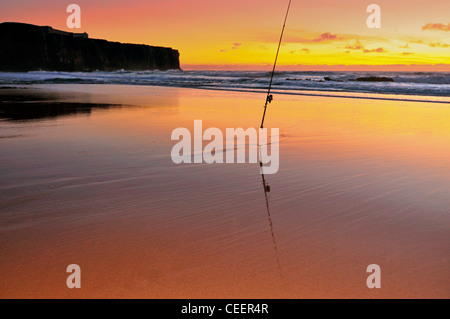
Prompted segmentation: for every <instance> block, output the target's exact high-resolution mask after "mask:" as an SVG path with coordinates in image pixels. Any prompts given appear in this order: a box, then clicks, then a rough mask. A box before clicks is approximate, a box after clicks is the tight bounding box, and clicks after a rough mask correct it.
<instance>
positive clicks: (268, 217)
mask: <svg viewBox="0 0 450 319" xmlns="http://www.w3.org/2000/svg"><path fill="white" fill-rule="evenodd" d="M258 148H259V152H260V154H261V146H260V145H258ZM260 159H261V155H260ZM262 167H263V163H262V161H261V160H260V161H259V168H260V174H261V178H262V184H263V188H264V197H265V200H266V209H267V220H268V221H269V226H270V234H271V236H272V243H273V249H274V252H275V258H276V261H277V265H278V270H279V272H280V276H281V277H283V274H282V269H281V263H280V257H279V254H278V246H277V241H276V239H275V233H274V231H273V223H272V216H271V215H270V208H269V195H268V193H270V190H271V189H270V185H269V184H268V183H267V181H266V178H265V176H264V173H263V171H262Z"/></svg>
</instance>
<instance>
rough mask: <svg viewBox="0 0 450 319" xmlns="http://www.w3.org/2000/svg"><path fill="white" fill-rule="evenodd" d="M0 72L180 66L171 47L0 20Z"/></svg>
mask: <svg viewBox="0 0 450 319" xmlns="http://www.w3.org/2000/svg"><path fill="white" fill-rule="evenodd" d="M0 43H1V45H0V71H13V72H14V71H17V72H20V71H37V70H45V71H94V70H99V71H115V70H120V69H125V70H155V69H158V70H169V69H179V68H180V61H179V53H178V51H177V50H173V49H172V48H163V47H154V46H148V45H138V44H128V43H127V44H123V43H119V42H109V41H106V40H99V39H89V38H88V35H87V34H86V33H83V34H81V33H70V32H64V31H59V30H55V29H53V28H51V27H41V26H36V25H31V24H25V23H14V22H4V23H0Z"/></svg>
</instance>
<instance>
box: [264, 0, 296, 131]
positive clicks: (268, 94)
mask: <svg viewBox="0 0 450 319" xmlns="http://www.w3.org/2000/svg"><path fill="white" fill-rule="evenodd" d="M291 1H292V0H289V5H288V8H287V11H286V16H285V18H284V23H283V28H282V30H281V35H280V41H279V42H278V49H277V54H276V55H275V62H274V63H273V69H272V75H271V76H270V82H269V89H268V90H267V97H266V104H265V105H264V113H263V117H262V121H261V128H264V119H265V117H266V111H267V105H268V104H269V103H271V102H272V100H273V95H272V94H270V92H271V89H272V83H273V76H274V75H275V68H276V66H277V61H278V54H279V53H280V47H281V41H282V40H283V34H284V29H285V28H286V21H287V18H288V15H289V9H290V8H291Z"/></svg>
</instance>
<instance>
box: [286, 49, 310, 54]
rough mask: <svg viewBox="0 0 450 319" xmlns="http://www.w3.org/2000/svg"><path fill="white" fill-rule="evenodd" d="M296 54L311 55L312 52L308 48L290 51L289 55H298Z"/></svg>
mask: <svg viewBox="0 0 450 319" xmlns="http://www.w3.org/2000/svg"><path fill="white" fill-rule="evenodd" d="M296 52H300V53H309V52H311V51H310V50H309V49H308V48H302V49H301V50H292V51H290V52H289V53H290V54H294V53H296Z"/></svg>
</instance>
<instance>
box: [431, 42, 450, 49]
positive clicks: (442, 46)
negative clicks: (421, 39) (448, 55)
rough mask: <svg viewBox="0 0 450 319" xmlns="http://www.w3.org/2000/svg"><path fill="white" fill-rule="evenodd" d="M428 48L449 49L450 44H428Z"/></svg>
mask: <svg viewBox="0 0 450 319" xmlns="http://www.w3.org/2000/svg"><path fill="white" fill-rule="evenodd" d="M428 45H429V46H430V47H433V48H450V44H447V43H440V42H437V43H429V44H428Z"/></svg>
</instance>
